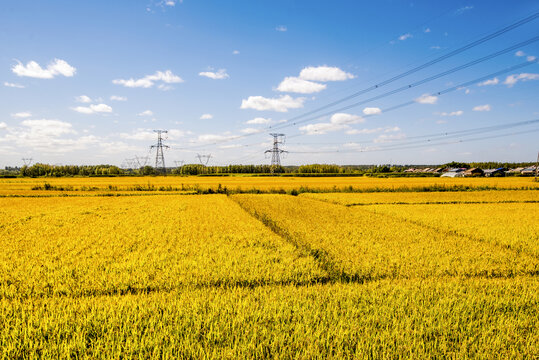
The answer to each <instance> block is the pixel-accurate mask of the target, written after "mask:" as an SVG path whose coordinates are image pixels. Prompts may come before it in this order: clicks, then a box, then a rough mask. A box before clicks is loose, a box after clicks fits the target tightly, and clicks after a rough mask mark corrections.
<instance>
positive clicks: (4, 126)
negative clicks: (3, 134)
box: [0, 122, 7, 130]
mask: <svg viewBox="0 0 539 360" xmlns="http://www.w3.org/2000/svg"><path fill="white" fill-rule="evenodd" d="M4 129H7V124H6V123H5V122H0V130H4Z"/></svg>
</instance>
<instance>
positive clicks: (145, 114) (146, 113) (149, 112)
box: [137, 110, 153, 116]
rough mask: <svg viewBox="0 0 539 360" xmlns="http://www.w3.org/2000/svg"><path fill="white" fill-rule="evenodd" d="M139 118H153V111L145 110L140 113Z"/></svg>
mask: <svg viewBox="0 0 539 360" xmlns="http://www.w3.org/2000/svg"><path fill="white" fill-rule="evenodd" d="M137 115H138V116H153V112H152V111H151V110H145V111H143V112H140V113H138V114H137Z"/></svg>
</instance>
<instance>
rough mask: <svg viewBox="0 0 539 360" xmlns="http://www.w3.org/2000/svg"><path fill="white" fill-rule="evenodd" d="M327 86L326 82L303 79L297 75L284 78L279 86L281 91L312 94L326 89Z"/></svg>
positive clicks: (278, 88)
mask: <svg viewBox="0 0 539 360" xmlns="http://www.w3.org/2000/svg"><path fill="white" fill-rule="evenodd" d="M326 87H327V85H325V84H319V83H316V82H312V81H309V80H303V79H300V78H297V77H293V76H289V77H286V78H284V80H283V81H281V83H280V84H279V86H278V87H277V90H278V91H281V92H293V93H299V94H312V93H317V92H320V91H322V90H324V89H325V88H326Z"/></svg>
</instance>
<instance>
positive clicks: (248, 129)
mask: <svg viewBox="0 0 539 360" xmlns="http://www.w3.org/2000/svg"><path fill="white" fill-rule="evenodd" d="M261 131H263V130H260V129H255V128H245V129H241V132H242V133H244V134H256V133H259V132H261Z"/></svg>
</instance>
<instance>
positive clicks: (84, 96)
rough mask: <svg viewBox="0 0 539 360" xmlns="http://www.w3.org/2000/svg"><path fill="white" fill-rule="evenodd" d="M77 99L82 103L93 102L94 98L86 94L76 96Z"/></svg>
mask: <svg viewBox="0 0 539 360" xmlns="http://www.w3.org/2000/svg"><path fill="white" fill-rule="evenodd" d="M75 101H77V102H80V103H91V102H92V99H91V98H90V97H88V96H86V95H81V96H76V97H75Z"/></svg>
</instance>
